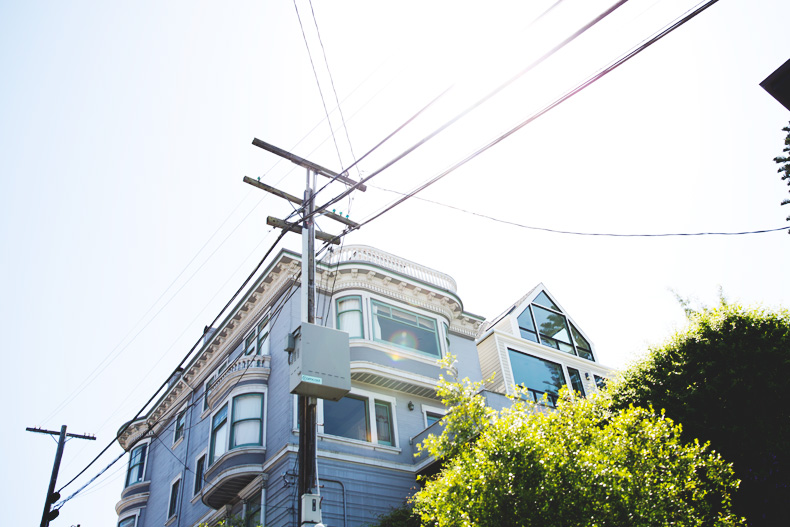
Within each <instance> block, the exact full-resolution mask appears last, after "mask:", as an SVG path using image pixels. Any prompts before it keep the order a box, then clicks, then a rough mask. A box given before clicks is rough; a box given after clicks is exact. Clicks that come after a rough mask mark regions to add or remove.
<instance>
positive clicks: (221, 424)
mask: <svg viewBox="0 0 790 527" xmlns="http://www.w3.org/2000/svg"><path fill="white" fill-rule="evenodd" d="M227 449H228V405H227V403H226V404H225V406H223V407H222V409H221V410H220V411H219V412H217V413H216V414H215V415H214V417H213V418H212V419H211V447H210V451H209V452H210V454H209V461H208V463H209V465H210V464H212V463H214V460H216V459H217V458H219V457H220V456H221V455H222V454H224V453H225V452H226V451H227Z"/></svg>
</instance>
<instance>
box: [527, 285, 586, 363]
mask: <svg viewBox="0 0 790 527" xmlns="http://www.w3.org/2000/svg"><path fill="white" fill-rule="evenodd" d="M517 322H518V329H519V332H520V333H521V338H523V339H526V340H531V341H532V342H537V343H538V344H543V345H544V346H548V347H550V348H554V349H558V350H560V351H564V352H565V353H569V354H571V355H578V356H579V357H582V358H584V359H587V360H591V361H592V360H595V359H594V358H593V354H592V348H591V346H590V343H589V342H588V341H587V339H585V338H584V337H583V336H582V334H581V332H579V330H578V329H576V327H575V326H574V325H573V324H571V323H570V322H569V321H568V319H567V318H566V317H565V315H564V314H563V313H562V311H561V310H560V308H559V307H558V306H557V304H555V303H554V302H553V301H552V300H551V299H550V298H549V296H548V295H547V294H546V293H545V292H544V291H541V292H540V294H539V295H538V296H536V297H535V300H533V301H532V304H530V305H529V306H527V308H526V309H525V310H524V311H522V313H521V314H520V315H519V316H518V318H517Z"/></svg>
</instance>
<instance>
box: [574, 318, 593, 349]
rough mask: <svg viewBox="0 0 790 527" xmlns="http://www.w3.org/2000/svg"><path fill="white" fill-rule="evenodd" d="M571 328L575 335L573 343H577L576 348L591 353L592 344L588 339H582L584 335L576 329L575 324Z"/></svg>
mask: <svg viewBox="0 0 790 527" xmlns="http://www.w3.org/2000/svg"><path fill="white" fill-rule="evenodd" d="M570 326H571V334H573V342H575V343H576V347H577V348H578V349H583V350H585V351H590V349H591V347H590V343H589V342H587V339H585V338H584V337H582V334H581V333H579V330H578V329H576V327H575V326H574V325H573V324H570Z"/></svg>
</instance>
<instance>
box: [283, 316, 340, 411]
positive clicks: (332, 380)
mask: <svg viewBox="0 0 790 527" xmlns="http://www.w3.org/2000/svg"><path fill="white" fill-rule="evenodd" d="M294 340H295V341H294V348H293V351H291V352H289V357H288V363H289V364H290V371H291V376H290V377H291V378H290V388H291V393H296V394H299V395H308V396H312V397H318V398H321V399H329V400H331V401H339V400H340V399H342V398H343V396H345V395H346V394H347V393H348V392H349V390H351V355H350V353H349V347H348V333H346V332H345V331H338V330H336V329H332V328H325V327H323V326H316V325H315V324H308V323H307V322H303V323H302V325H301V326H300V327H299V329H298V330H297V331H296V332H295V335H294Z"/></svg>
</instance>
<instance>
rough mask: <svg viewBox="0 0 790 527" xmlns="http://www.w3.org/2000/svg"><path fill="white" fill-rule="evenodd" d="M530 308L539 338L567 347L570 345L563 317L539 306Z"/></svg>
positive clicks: (553, 346)
mask: <svg viewBox="0 0 790 527" xmlns="http://www.w3.org/2000/svg"><path fill="white" fill-rule="evenodd" d="M532 308H533V313H534V314H535V322H536V323H537V324H538V331H539V332H540V336H541V337H543V336H546V337H550V338H552V339H554V340H558V341H561V342H564V343H565V344H567V345H568V346H570V345H571V337H570V335H569V334H568V326H567V324H566V322H565V317H564V316H563V315H558V314H557V313H552V312H551V311H548V310H546V309H543V308H542V307H539V306H532ZM541 340H542V339H541ZM551 347H552V348H557V349H559V346H555V345H551ZM572 352H573V350H572V349H571V353H572Z"/></svg>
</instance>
